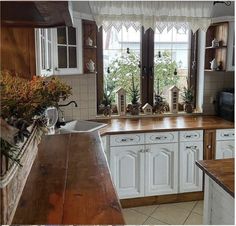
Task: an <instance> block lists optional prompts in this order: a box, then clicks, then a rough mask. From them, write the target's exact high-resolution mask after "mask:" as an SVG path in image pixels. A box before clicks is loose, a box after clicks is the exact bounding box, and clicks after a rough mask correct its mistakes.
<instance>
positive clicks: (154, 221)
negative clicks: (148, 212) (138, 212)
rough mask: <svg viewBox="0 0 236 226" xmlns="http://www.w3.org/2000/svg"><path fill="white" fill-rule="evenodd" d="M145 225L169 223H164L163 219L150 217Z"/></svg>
mask: <svg viewBox="0 0 236 226" xmlns="http://www.w3.org/2000/svg"><path fill="white" fill-rule="evenodd" d="M144 224H145V225H167V223H164V222H162V221H159V220H157V219H155V218H153V217H149V218H148V219H147V220H146V221H145V222H144Z"/></svg>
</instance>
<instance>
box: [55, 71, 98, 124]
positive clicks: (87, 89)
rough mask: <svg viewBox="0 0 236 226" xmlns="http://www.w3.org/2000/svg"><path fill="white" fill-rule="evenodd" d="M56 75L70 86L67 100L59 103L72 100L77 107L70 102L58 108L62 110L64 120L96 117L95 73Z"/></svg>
mask: <svg viewBox="0 0 236 226" xmlns="http://www.w3.org/2000/svg"><path fill="white" fill-rule="evenodd" d="M57 77H58V78H59V79H61V80H62V81H63V82H65V83H67V84H68V85H70V86H71V87H72V95H71V96H70V97H69V98H68V99H67V100H65V101H62V102H60V104H67V103H68V102H70V101H72V100H74V101H76V103H77V104H78V107H75V106H74V104H71V105H69V106H66V107H61V108H60V109H61V110H62V111H63V114H64V117H65V120H66V121H67V120H72V119H78V120H79V119H80V120H87V119H94V118H96V114H97V106H96V105H97V104H96V92H97V89H96V75H95V74H81V75H60V76H57ZM59 114H60V113H59Z"/></svg>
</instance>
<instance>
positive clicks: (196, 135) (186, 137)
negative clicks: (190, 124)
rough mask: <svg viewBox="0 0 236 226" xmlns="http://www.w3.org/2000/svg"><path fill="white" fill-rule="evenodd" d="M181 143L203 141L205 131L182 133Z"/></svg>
mask: <svg viewBox="0 0 236 226" xmlns="http://www.w3.org/2000/svg"><path fill="white" fill-rule="evenodd" d="M179 135H180V141H201V140H203V130H189V131H181V132H180V134H179Z"/></svg>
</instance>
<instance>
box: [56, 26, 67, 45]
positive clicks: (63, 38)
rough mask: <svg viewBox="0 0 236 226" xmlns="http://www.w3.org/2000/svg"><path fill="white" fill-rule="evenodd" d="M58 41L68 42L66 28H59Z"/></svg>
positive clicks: (60, 42) (59, 42) (61, 42)
mask: <svg viewBox="0 0 236 226" xmlns="http://www.w3.org/2000/svg"><path fill="white" fill-rule="evenodd" d="M57 43H58V44H66V28H65V27H62V28H57Z"/></svg>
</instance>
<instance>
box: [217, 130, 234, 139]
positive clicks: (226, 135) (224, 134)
mask: <svg viewBox="0 0 236 226" xmlns="http://www.w3.org/2000/svg"><path fill="white" fill-rule="evenodd" d="M233 139H234V129H217V130H216V140H233Z"/></svg>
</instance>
